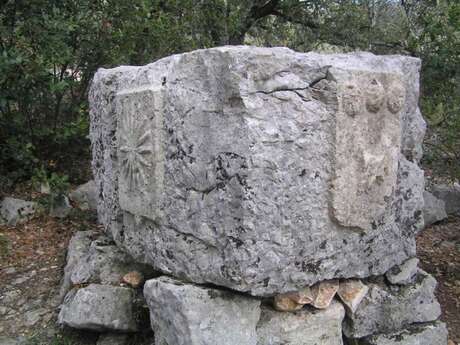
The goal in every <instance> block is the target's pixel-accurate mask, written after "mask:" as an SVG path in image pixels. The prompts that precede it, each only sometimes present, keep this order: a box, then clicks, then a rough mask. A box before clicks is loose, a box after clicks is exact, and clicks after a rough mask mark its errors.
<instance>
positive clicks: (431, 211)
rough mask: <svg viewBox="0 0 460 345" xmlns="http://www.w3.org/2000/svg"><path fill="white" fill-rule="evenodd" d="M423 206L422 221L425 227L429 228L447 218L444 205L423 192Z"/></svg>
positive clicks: (428, 193) (426, 192) (439, 200)
mask: <svg viewBox="0 0 460 345" xmlns="http://www.w3.org/2000/svg"><path fill="white" fill-rule="evenodd" d="M423 199H424V201H425V206H424V208H423V219H424V220H425V226H430V225H432V224H434V223H437V222H440V221H441V220H443V219H446V218H447V213H446V203H445V202H444V201H443V200H441V199H438V198H437V197H435V196H434V195H433V194H431V193H430V192H428V191H424V192H423Z"/></svg>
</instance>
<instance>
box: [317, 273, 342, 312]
mask: <svg viewBox="0 0 460 345" xmlns="http://www.w3.org/2000/svg"><path fill="white" fill-rule="evenodd" d="M338 289H339V281H338V280H337V279H334V280H328V281H323V282H321V283H318V284H315V285H313V286H312V288H311V291H312V294H313V301H312V302H311V305H312V306H314V307H315V308H318V309H325V308H327V307H329V305H330V304H331V302H332V299H333V298H334V296H335V294H336V292H337V291H338Z"/></svg>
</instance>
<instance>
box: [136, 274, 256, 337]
mask: <svg viewBox="0 0 460 345" xmlns="http://www.w3.org/2000/svg"><path fill="white" fill-rule="evenodd" d="M144 296H145V299H146V301H147V304H148V306H149V309H150V320H151V323H152V328H153V330H154V332H155V344H156V345H166V344H168V345H198V344H199V345H215V344H219V345H234V344H245V345H255V344H256V342H257V339H256V324H257V321H258V320H259V317H260V301H258V300H256V299H252V298H248V297H243V296H239V295H235V294H233V293H231V292H227V291H220V290H216V289H209V288H204V287H199V286H195V285H190V284H184V283H181V282H180V281H178V280H175V279H172V278H168V277H160V278H157V279H151V280H148V281H147V282H146V283H145V285H144Z"/></svg>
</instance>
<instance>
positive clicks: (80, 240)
mask: <svg viewBox="0 0 460 345" xmlns="http://www.w3.org/2000/svg"><path fill="white" fill-rule="evenodd" d="M97 237H98V234H97V233H96V232H95V231H77V232H76V233H75V234H74V235H73V236H72V238H71V239H70V242H69V245H68V248H67V262H66V266H65V268H64V276H63V278H62V282H61V289H60V291H59V296H60V299H61V300H62V299H64V297H65V295H66V294H67V292H69V290H70V289H71V288H72V286H73V284H72V281H71V279H70V277H71V276H72V273H73V271H74V269H75V267H76V266H77V264H78V262H79V261H80V259H81V258H83V257H84V256H85V255H86V254H87V253H88V251H89V247H90V245H91V242H92V241H93V240H94V239H95V238H97Z"/></svg>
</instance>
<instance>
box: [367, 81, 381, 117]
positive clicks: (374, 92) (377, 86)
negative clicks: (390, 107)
mask: <svg viewBox="0 0 460 345" xmlns="http://www.w3.org/2000/svg"><path fill="white" fill-rule="evenodd" d="M384 100H385V90H384V88H383V86H382V84H381V83H380V82H379V81H378V80H377V79H375V78H373V79H372V80H371V81H370V83H368V84H367V87H366V109H367V110H368V111H369V112H371V113H376V112H378V111H379V110H380V108H381V107H382V104H383V101H384Z"/></svg>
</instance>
